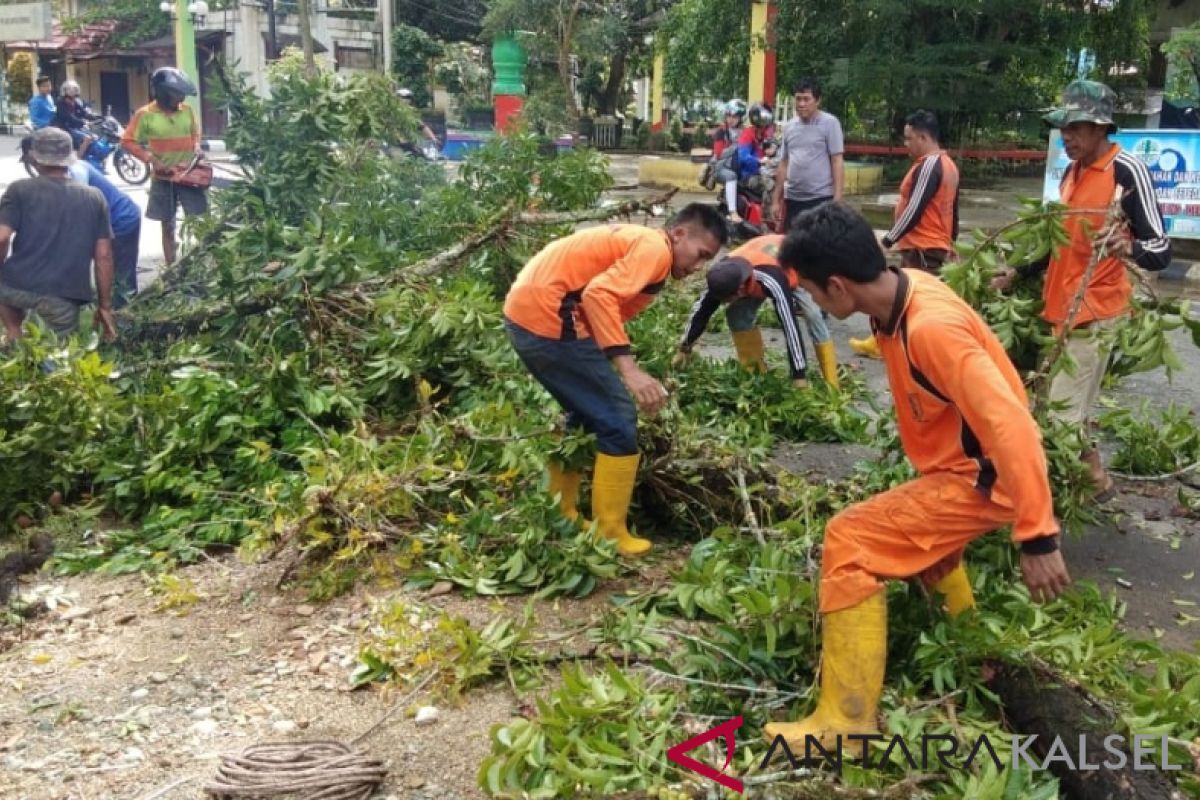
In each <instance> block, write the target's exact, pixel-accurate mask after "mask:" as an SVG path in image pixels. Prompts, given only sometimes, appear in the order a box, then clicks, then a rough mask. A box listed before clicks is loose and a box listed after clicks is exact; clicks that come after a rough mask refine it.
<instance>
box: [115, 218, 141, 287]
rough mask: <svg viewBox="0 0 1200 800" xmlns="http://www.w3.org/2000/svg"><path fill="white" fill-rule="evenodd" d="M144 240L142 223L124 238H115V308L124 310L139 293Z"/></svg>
mask: <svg viewBox="0 0 1200 800" xmlns="http://www.w3.org/2000/svg"><path fill="white" fill-rule="evenodd" d="M141 238H142V223H141V222H140V221H139V222H138V226H137V227H136V228H135V229H134V230H133V231H131V232H130V233H126V234H124V235H123V236H117V237H114V238H113V245H112V249H113V297H112V300H113V308H122V307H124V305H125V304H126V303H128V302H129V299H130V298H132V297H133V296H134V295H135V294H137V293H138V287H137V266H138V246H139V244H140V243H141Z"/></svg>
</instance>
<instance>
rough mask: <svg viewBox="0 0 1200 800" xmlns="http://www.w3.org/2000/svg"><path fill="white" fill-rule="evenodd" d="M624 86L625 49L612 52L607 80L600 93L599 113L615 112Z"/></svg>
mask: <svg viewBox="0 0 1200 800" xmlns="http://www.w3.org/2000/svg"><path fill="white" fill-rule="evenodd" d="M624 86H625V51H624V50H618V51H617V52H615V53H613V57H612V62H611V63H610V64H609V65H608V82H607V83H606V84H605V85H604V92H603V93H602V94H601V95H600V102H599V104H598V105H599V106H600V108H599V111H600V114H601V115H604V114H615V113H616V112H617V103H618V102H619V101H620V99H621V89H622V88H623V87H624Z"/></svg>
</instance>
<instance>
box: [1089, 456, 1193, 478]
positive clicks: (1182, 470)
mask: <svg viewBox="0 0 1200 800" xmlns="http://www.w3.org/2000/svg"><path fill="white" fill-rule="evenodd" d="M1197 468H1200V461H1197V462H1195V463H1192V464H1188V465H1187V466H1186V467H1180V468H1179V469H1177V470H1175V471H1174V472H1165V473H1163V474H1162V475H1126V474H1125V473H1124V472H1113V471H1112V470H1109V472H1108V474H1109V475H1112V476H1114V477H1117V478H1120V479H1121V480H1126V481H1151V482H1152V481H1169V480H1171V479H1172V478H1178V477H1181V476H1183V475H1187V474H1188V473H1189V472H1191V471H1193V470H1195V469H1197Z"/></svg>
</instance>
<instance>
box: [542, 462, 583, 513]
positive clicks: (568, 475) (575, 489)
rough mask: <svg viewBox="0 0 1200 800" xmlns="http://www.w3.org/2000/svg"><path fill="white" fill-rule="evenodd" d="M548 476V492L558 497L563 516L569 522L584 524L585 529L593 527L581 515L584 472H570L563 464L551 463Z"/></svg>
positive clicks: (547, 472)
mask: <svg viewBox="0 0 1200 800" xmlns="http://www.w3.org/2000/svg"><path fill="white" fill-rule="evenodd" d="M546 474H547V476H548V480H547V486H546V491H547V492H549V494H550V495H551V496H554V495H558V507H559V509H560V510H561V511H562V515H563V516H564V517H566V518H567V519H569V520H574V521H578V522H580V523H582V524H583V525H584V526H585V527H586V526H588V525H591V522H589V521H588V520H586V519H582V518H581V517H580V514H579V486H580V484H582V483H583V473H582V472H578V471H576V472H568V471H566V470H564V469H563V467H562V464H559V463H558V462H557V461H551V462H550V463H549V465H548V466H547V467H546Z"/></svg>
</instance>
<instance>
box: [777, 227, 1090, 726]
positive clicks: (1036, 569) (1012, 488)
mask: <svg viewBox="0 0 1200 800" xmlns="http://www.w3.org/2000/svg"><path fill="white" fill-rule="evenodd" d="M779 261H780V263H781V264H782V265H784V266H785V267H790V268H793V269H795V270H796V271H797V273H798V274H799V276H800V285H801V286H802V287H803V288H805V289H807V290H808V291H809V293H810V294H812V296H813V299H814V300H816V302H817V304H818V305H820V306H821V308H823V309H825V310H826V311H828V312H829V313H830V314H832V315H833V316H835V317H837V318H838V319H845V318H847V317H849V316H850V315H851V314H853V313H855V312H859V311H860V312H862V313H864V314H868V315H870V317H871V328H872V330H873V331H874V333H875V336H876V338H877V339H878V341H879V349H880V352H881V353H882V355H883V361H884V365H885V367H886V368H887V375H888V384H889V386H890V387H891V390H892V396H893V398H894V399H895V405H896V420H897V426H898V427H899V431H900V441H901V443H902V444H903V446H904V451H905V453H906V454H907V455H908V458H909V459H910V460H911V461H912V463H913V466H915V467H916V469H917V472H918V473H920V477H918V478H917V479H916V480H913V481H909V482H908V483H905V484H902V485H900V486H897V487H896V488H894V489H891V490H890V491H887V492H884V493H883V494H880V495H876V496H875V497H873V498H871V499H869V500H867V501H865V502H862V503H858V504H856V505H853V506H850V507H849V508H846V509H845V510H844V511H842V512H841V513H839V514H838V515H837V516H835V517H834V518H833V519H831V520H830V521H829V523H828V525H827V526H826V528H825V544H824V552H823V554H822V557H821V586H820V610H821V614H822V619H823V623H822V624H823V629H824V634H823V637H824V642H823V646H824V651H823V655H822V658H821V696H820V700H819V702H818V704H817V709H816V712H815V713H814V714H812V715H811V716H809V717H808V718H806V719H804V720H802V721H800V722H788V723H772V724H770V725H767V726H766V729H765V732H766V735H767V736H768V737H770V739H771V741H774V739H775V737H777V736H780V735H782V736H783V737H784V738H785V739H786V740H787V741H788V743H789V746H791V745H792V744H795V745H796V746H797V747H802V746H803V745H804V743H805V737H806V736H812V737H814V738H815V739H817V740H819V741H820V742H821V743H822V745H823V746H826V747H827V748H828V747H834V746H836V737H837V736H838V735H841V736H846V735H849V734H872V733H876V732H877V728H876V721H875V711H876V708H877V706H878V702H879V696H880V694H881V692H882V690H883V675H884V663H885V661H886V656H887V604H886V600H885V587H884V584H883V581H884V580H887V579H893V578H908V577H911V576H921V577H922V579H923V580H924V581H925V582H926V584H927V585H932V587H933V588H934V589H936V590H937V591H938V592H940V593H941V594H943V595H945V598H946V608H947V610H948V611H949V612H950V613H951V614H959V613H961V612H962V611H964V610H965V609H968V608H970V607H972V606H973V605H974V598H973V596H972V593H971V585H970V582H969V581H968V579H967V575H966V572H965V571H964V569H963V565H962V555H963V549H964V548H965V547H966V545H967V543H968V542H970V541H972V540H973V539H976V538H978V537H980V536H982V535H983V534H985V533H987V532H988V531H991V530H995V529H996V528H1000V527H1003V526H1005V525H1011V526H1012V529H1013V539H1014V540H1015V541H1016V542H1017V543H1019V545H1020V547H1021V572H1022V575H1023V577H1024V581H1025V584H1026V586H1028V587H1029V591H1030V594H1031V595H1032V596H1033V598H1034V599H1035V600H1038V601H1044V600H1049V599H1052V598H1054V597H1055V596H1057V595H1058V594H1059V593H1060V592H1062V591H1063V590H1064V589H1065V587H1066V586H1067V585H1068V584H1069V583H1070V577H1069V576H1068V574H1067V568H1066V565H1065V564H1064V562H1063V558H1062V554H1061V553H1060V552H1059V549H1058V538H1059V536H1058V534H1059V527H1058V523H1057V521H1056V520H1055V518H1054V509H1053V503H1052V501H1051V497H1050V483H1049V479H1048V475H1047V466H1046V456H1045V453H1044V452H1043V450H1042V443H1041V438H1040V432H1039V430H1038V427H1037V424H1036V423H1035V422H1034V420H1033V416H1032V415H1031V414H1030V412H1029V408H1028V405H1027V399H1026V395H1025V389H1024V387H1023V386H1022V384H1021V378H1020V376H1019V375H1018V374H1017V371H1016V370H1015V369H1014V368H1013V366H1012V364H1011V363H1010V362H1009V360H1008V356H1007V354H1006V353H1005V352H1004V348H1003V347H1002V346H1001V344H1000V341H999V340H998V339H997V338H996V336H995V334H993V333H992V331H991V330H990V329H989V328H988V327H987V324H986V323H985V322H984V321H983V320H982V319H981V318H980V317H979V315H978V314H976V313H975V311H973V310H972V309H971V308H970V307H969V306H968V305H967V304H966V303H965V302H963V300H962V299H961V298H959V297H958V296H957V295H956V294H955V293H954V292H953V290H951V289H950V288H949V287H947V286H945V285H944V284H943V283H942V282H941V281H939V280H938V279H937V278H935V277H933V276H931V275H928V274H926V273H924V272H922V271H920V270H914V269H894V268H889V267H887V265H886V262H885V259H884V255H883V251H882V250H880V248H879V244H878V242H877V241H876V240H875V235H874V233H873V231H872V230H871V226H870V224H868V223H867V221H866V220H865V219H863V218H862V217H861V216H860V215H859V214H858V213H857V212H855V211H853V210H852V209H850V208H849V207H847V206H845V205H842V204H840V203H827V204H825V205H823V206H821V207H820V208H817V209H815V210H812V211H809V212H807V213H806V214H804V215H802V216H801V217H799V218H798V219H797V221H796V222H795V224H794V226H793V228H792V230H791V231H790V232H789V234H788V236H787V238H786V239H785V240H784V243H783V247H782V248H781V249H780V253H779Z"/></svg>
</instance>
